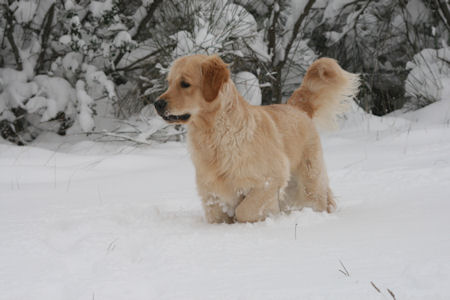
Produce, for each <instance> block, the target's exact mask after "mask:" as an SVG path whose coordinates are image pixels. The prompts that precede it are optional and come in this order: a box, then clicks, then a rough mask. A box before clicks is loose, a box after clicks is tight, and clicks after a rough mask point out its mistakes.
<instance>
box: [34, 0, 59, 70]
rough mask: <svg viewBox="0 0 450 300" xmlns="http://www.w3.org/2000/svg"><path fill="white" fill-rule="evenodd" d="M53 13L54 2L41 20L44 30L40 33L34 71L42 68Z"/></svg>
mask: <svg viewBox="0 0 450 300" xmlns="http://www.w3.org/2000/svg"><path fill="white" fill-rule="evenodd" d="M54 15H55V3H53V4H52V5H51V6H50V8H49V9H48V11H47V13H46V14H45V18H44V21H43V25H44V32H43V33H42V39H41V45H42V46H41V52H40V53H39V58H38V61H37V64H36V67H35V72H36V73H38V71H39V70H40V69H41V68H42V66H43V64H44V58H45V51H46V50H47V45H48V38H49V36H50V32H51V31H52V23H53V17H54Z"/></svg>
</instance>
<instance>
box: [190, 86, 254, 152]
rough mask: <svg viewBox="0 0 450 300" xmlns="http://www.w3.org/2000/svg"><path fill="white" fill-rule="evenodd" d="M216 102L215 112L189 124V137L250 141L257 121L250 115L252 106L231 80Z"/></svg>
mask: <svg viewBox="0 0 450 300" xmlns="http://www.w3.org/2000/svg"><path fill="white" fill-rule="evenodd" d="M214 101H218V102H217V107H216V109H215V110H213V111H210V112H205V113H204V114H200V115H199V116H197V117H196V119H195V120H192V122H191V123H190V124H189V126H188V132H190V133H191V134H189V135H190V136H192V137H193V135H197V134H201V135H207V136H209V137H213V138H214V139H215V140H216V141H215V142H218V140H227V139H230V138H232V139H233V140H234V141H235V142H237V143H240V142H245V140H248V139H249V138H250V137H251V136H252V135H253V132H254V128H255V126H256V125H255V120H254V119H253V116H252V115H251V114H249V113H248V111H249V109H250V104H248V103H247V102H246V101H245V100H244V99H243V98H242V96H241V95H240V94H239V92H238V91H237V89H236V86H235V85H234V83H233V82H232V81H231V80H228V81H227V82H226V83H225V84H224V85H223V86H222V88H221V90H220V93H219V96H218V98H217V99H215V100H214ZM193 142H194V141H193ZM216 145H217V144H216Z"/></svg>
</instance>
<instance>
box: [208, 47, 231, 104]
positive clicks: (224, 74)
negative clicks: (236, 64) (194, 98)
mask: <svg viewBox="0 0 450 300" xmlns="http://www.w3.org/2000/svg"><path fill="white" fill-rule="evenodd" d="M202 76H203V79H202V81H203V97H204V98H205V100H206V101H208V102H211V101H213V100H214V99H216V98H217V96H218V95H219V91H220V89H221V87H222V85H223V84H224V83H225V82H227V81H228V79H229V78H230V71H229V70H228V68H227V65H226V64H225V63H224V62H223V60H222V59H221V58H220V57H219V56H217V55H214V56H210V57H208V58H207V59H206V60H205V61H204V62H203V63H202Z"/></svg>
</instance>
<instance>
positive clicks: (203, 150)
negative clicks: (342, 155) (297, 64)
mask: <svg viewBox="0 0 450 300" xmlns="http://www.w3.org/2000/svg"><path fill="white" fill-rule="evenodd" d="M167 80H168V84H169V87H168V89H167V91H166V92H165V93H164V94H162V95H161V96H160V97H159V99H158V101H156V102H155V108H156V110H157V112H158V114H159V115H160V116H161V117H162V118H163V119H164V120H166V121H167V122H169V123H178V124H186V125H187V127H188V133H187V135H188V145H189V151H190V153H191V157H192V161H193V163H194V166H195V169H196V181H197V189H198V193H199V195H200V197H201V199H202V203H203V208H204V211H205V217H206V220H207V221H208V222H209V223H223V222H226V223H232V222H234V221H237V222H256V221H261V220H264V219H265V218H266V217H267V216H270V215H275V214H278V213H280V212H288V211H291V210H297V209H301V208H303V207H311V208H312V209H313V210H315V211H327V212H329V213H330V212H333V211H334V210H335V209H336V203H335V201H334V199H333V194H332V192H331V190H330V188H329V185H328V177H327V172H326V168H325V164H324V160H323V154H322V146H321V143H320V138H319V135H318V132H317V129H316V127H315V125H314V124H315V123H314V122H313V120H317V121H321V122H322V123H324V122H325V123H326V122H327V121H333V120H334V118H335V115H336V113H338V112H339V111H341V110H342V109H341V108H342V107H343V103H345V102H347V101H348V100H350V99H352V98H353V97H354V96H355V94H356V92H357V88H358V76H357V75H355V74H351V73H348V72H346V71H344V70H342V69H341V68H340V67H339V65H338V64H337V63H336V61H335V60H333V59H330V58H321V59H319V60H317V61H315V62H314V63H313V64H312V65H311V66H310V67H309V69H308V71H307V73H306V75H305V77H304V79H303V82H302V84H301V86H300V87H299V88H298V89H297V90H296V91H295V92H294V93H293V94H292V96H291V97H290V98H289V100H288V101H287V104H278V105H268V106H252V105H250V104H248V103H247V102H246V101H245V100H244V99H243V98H242V96H241V95H240V94H239V92H238V91H237V89H236V86H235V85H234V83H233V82H232V80H231V79H230V71H229V70H228V68H227V65H226V64H225V63H224V62H223V61H222V60H221V59H220V58H219V57H218V56H217V55H214V56H207V55H192V56H185V57H181V58H179V59H177V60H176V61H175V62H174V63H173V65H172V67H171V69H170V71H169V74H168V77H167Z"/></svg>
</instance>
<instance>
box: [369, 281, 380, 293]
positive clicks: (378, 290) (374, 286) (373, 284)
mask: <svg viewBox="0 0 450 300" xmlns="http://www.w3.org/2000/svg"><path fill="white" fill-rule="evenodd" d="M370 284H371V285H372V286H373V288H374V289H376V290H377V292H378V293H380V294H381V291H380V289H379V288H378V287H377V286H376V285H375V283H373V281H371V282H370Z"/></svg>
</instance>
